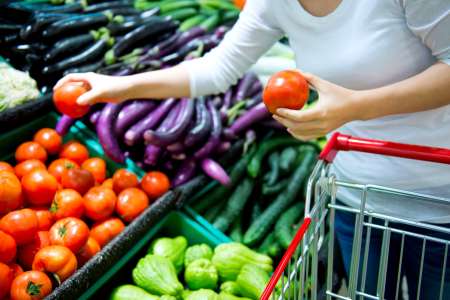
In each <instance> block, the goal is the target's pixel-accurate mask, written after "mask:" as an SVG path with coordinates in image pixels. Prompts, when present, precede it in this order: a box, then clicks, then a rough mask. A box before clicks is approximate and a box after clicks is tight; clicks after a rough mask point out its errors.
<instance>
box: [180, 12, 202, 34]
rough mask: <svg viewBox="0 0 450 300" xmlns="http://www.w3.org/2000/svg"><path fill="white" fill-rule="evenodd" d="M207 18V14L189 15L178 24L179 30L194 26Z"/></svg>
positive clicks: (186, 29)
mask: <svg viewBox="0 0 450 300" xmlns="http://www.w3.org/2000/svg"><path fill="white" fill-rule="evenodd" d="M206 19H207V16H205V15H197V16H193V17H190V18H188V19H186V20H184V21H183V23H181V24H180V31H188V30H189V29H191V28H192V27H195V26H197V25H199V24H201V23H202V22H203V21H205V20H206Z"/></svg>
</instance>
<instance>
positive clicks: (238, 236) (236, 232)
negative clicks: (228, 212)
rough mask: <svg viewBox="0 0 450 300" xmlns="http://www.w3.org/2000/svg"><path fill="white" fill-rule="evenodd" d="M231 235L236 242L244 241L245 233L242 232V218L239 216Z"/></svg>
mask: <svg viewBox="0 0 450 300" xmlns="http://www.w3.org/2000/svg"><path fill="white" fill-rule="evenodd" d="M229 235H230V238H231V239H232V240H233V241H234V242H236V243H240V242H242V238H243V237H244V233H243V232H242V218H240V217H239V218H238V219H237V220H236V222H234V224H233V227H231V231H230V234H229Z"/></svg>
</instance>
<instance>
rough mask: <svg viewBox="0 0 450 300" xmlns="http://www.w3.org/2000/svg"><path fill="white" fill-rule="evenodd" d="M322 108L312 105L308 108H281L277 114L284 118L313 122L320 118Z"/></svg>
mask: <svg viewBox="0 0 450 300" xmlns="http://www.w3.org/2000/svg"><path fill="white" fill-rule="evenodd" d="M320 112H321V111H320V109H318V108H317V106H316V107H312V108H310V109H306V110H293V109H287V108H279V109H277V111H276V114H277V115H278V116H280V117H282V118H284V119H289V120H292V121H295V122H311V121H316V120H318V119H319V118H320Z"/></svg>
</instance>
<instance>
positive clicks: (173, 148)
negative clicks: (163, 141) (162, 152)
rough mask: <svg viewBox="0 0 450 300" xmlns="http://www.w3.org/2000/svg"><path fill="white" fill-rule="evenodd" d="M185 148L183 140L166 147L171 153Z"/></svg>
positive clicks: (179, 151)
mask: <svg viewBox="0 0 450 300" xmlns="http://www.w3.org/2000/svg"><path fill="white" fill-rule="evenodd" d="M184 148H185V147H184V144H183V143H181V142H176V143H174V144H170V145H169V146H167V147H166V149H167V151H169V152H170V153H181V152H183V151H184V150H185V149H184Z"/></svg>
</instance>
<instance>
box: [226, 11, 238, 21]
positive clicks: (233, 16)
mask: <svg viewBox="0 0 450 300" xmlns="http://www.w3.org/2000/svg"><path fill="white" fill-rule="evenodd" d="M239 14H240V11H238V10H229V11H226V12H225V13H224V14H223V16H222V22H223V23H227V22H231V21H236V20H237V18H239Z"/></svg>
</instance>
